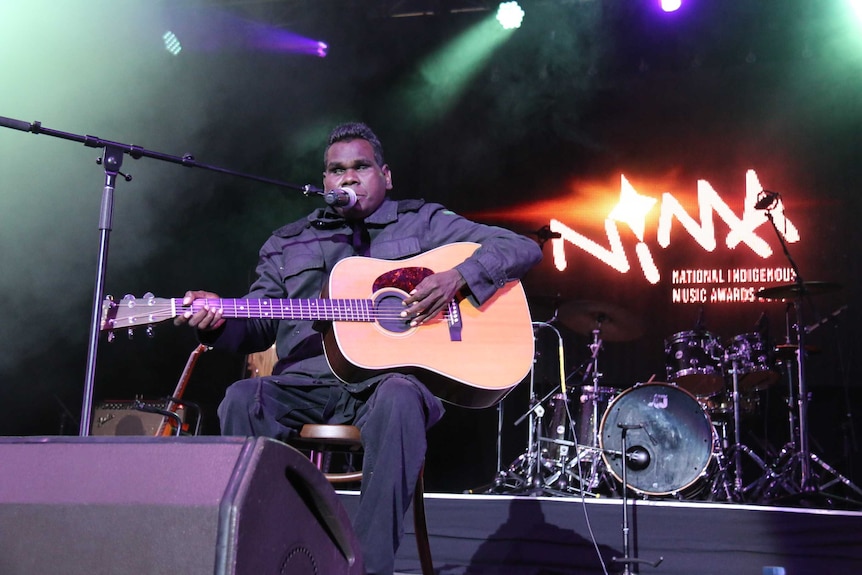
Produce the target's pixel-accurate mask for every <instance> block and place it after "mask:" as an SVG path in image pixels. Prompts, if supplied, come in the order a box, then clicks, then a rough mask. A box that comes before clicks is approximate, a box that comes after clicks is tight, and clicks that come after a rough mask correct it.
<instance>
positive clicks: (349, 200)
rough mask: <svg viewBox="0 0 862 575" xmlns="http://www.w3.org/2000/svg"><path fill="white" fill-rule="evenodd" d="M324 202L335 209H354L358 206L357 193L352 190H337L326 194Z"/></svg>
mask: <svg viewBox="0 0 862 575" xmlns="http://www.w3.org/2000/svg"><path fill="white" fill-rule="evenodd" d="M323 200H324V201H325V202H326V203H327V204H329V205H330V206H332V207H334V208H352V207H353V206H354V204H356V192H354V191H353V190H351V189H350V188H337V189H335V190H329V191H328V192H326V193H324V194H323Z"/></svg>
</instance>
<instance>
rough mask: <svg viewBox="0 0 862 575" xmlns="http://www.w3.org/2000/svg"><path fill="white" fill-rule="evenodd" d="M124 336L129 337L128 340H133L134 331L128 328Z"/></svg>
mask: <svg viewBox="0 0 862 575" xmlns="http://www.w3.org/2000/svg"><path fill="white" fill-rule="evenodd" d="M126 335H128V336H129V339H135V330H133V329H132V328H129V329H128V330H126Z"/></svg>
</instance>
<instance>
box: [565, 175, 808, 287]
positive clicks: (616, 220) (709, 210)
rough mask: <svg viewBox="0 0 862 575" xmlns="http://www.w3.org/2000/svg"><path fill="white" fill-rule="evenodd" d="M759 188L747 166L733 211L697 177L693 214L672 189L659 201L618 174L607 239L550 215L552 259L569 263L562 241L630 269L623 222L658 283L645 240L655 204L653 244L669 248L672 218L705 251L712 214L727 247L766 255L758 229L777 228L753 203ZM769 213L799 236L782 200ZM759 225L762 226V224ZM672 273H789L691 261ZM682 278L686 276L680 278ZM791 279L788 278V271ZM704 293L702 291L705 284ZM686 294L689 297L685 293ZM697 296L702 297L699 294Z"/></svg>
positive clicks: (785, 231) (710, 242)
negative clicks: (742, 191) (719, 267)
mask: <svg viewBox="0 0 862 575" xmlns="http://www.w3.org/2000/svg"><path fill="white" fill-rule="evenodd" d="M761 191H763V187H762V186H761V185H760V182H759V181H758V179H757V174H756V173H755V172H754V170H748V172H746V174H745V194H744V196H743V198H742V201H741V202H739V203H740V204H741V207H742V213H741V214H740V215H737V212H736V211H734V210H733V209H732V208H731V207H730V206H729V205H728V204H727V202H725V201H724V199H722V197H721V196H720V195H719V194H718V192H716V191H715V189H713V187H712V186H711V185H710V184H709V182H707V181H705V180H700V181H698V182H697V204H698V209H699V213H698V214H697V217H696V218H695V217H693V216H692V215H690V214H689V213H688V212H686V211H685V209H684V208H683V206H682V204H681V203H680V202H679V201H678V200H677V199H676V198H675V197H674V196H673V195H672V194H670V193H668V192H665V193H663V194H662V195H661V200H660V201H659V200H658V199H657V198H653V197H649V196H645V195H642V194H640V193H639V192H638V191H637V190H636V189H635V188H634V187H633V186H632V185H631V184H630V183H629V181H628V180H627V179H626V177H625V176H622V177H621V184H620V198H619V201H618V202H617V204H616V205H615V206H614V207H613V209H612V210H611V211H610V213H609V214H608V215H607V218H605V221H604V227H605V234H606V236H607V243H606V245H602V244H600V243H598V242H596V241H593V240H591V239H590V238H588V237H586V236H584V235H583V234H581V233H579V232H577V231H576V230H574V229H572V228H570V227H569V226H567V225H566V224H564V223H563V222H561V221H560V220H556V219H551V221H550V228H551V231H552V232H558V233H559V234H560V236H561V237H559V238H556V239H554V240H552V246H553V257H554V265H555V266H556V268H557V269H558V270H560V271H564V270H565V269H566V267H567V266H568V262H567V261H566V244H567V243H570V244H572V245H574V246H576V247H578V248H580V249H581V250H583V251H584V252H586V253H588V254H590V255H591V256H593V257H594V258H596V259H597V260H599V261H600V262H602V263H604V264H605V265H607V266H609V267H611V268H613V269H615V270H617V271H618V272H620V273H621V274H624V273H628V272H629V270H630V269H631V263H630V261H629V255H628V254H627V252H626V249H625V247H624V246H623V243H622V240H621V239H620V231H619V230H620V226H625V227H628V228H629V229H630V230H631V231H632V233H633V234H634V235H635V237H636V238H637V240H638V241H637V244H636V245H635V247H634V253H635V256H636V258H637V262H638V264H639V266H640V269H641V271H642V273H643V275H644V277H645V278H646V280H647V281H648V282H650V283H651V284H657V283H659V281H661V272H659V269H658V267H657V266H656V265H655V260H654V258H653V251H652V250H653V248H651V247H650V244H651V243H652V242H647V239H646V223H647V215H648V214H650V212H652V211H653V210H655V209H658V210H659V219H658V228H657V229H656V235H655V244H657V245H658V246H659V247H661V248H667V247H669V246H670V245H671V241H672V238H671V232H672V231H674V224H678V226H677V232H679V231H685V233H687V234H688V235H689V236H691V237H692V238H693V239H694V240H695V241H696V242H697V243H698V244H699V245H700V246H701V247H702V248H703V250H704V251H705V252H713V251H715V249H716V247H717V244H718V238H717V235H718V234H717V232H716V229H715V219H716V217H718V218H719V219H720V220H721V221H722V222H724V224H725V225H726V226H727V229H728V231H727V233H726V234H725V235H724V237H723V238H722V239H723V240H724V244H725V246H727V248H729V249H731V250H735V249H740V248H743V249H748V250H750V251H751V252H753V253H754V254H756V255H758V256H760V257H761V258H762V259H766V258H768V257H769V256H771V255H772V253H773V252H772V248H771V247H770V246H769V244H768V243H767V242H766V240H765V239H764V238H763V237H761V235H760V234H759V233H758V232H759V231H761V232H764V233H768V234H774V233H775V232H774V230H773V229H772V226H771V225H770V224H769V220H768V218H767V217H766V212H765V211H763V210H756V209H755V208H754V204H755V203H756V202H757V196H758V194H760V192H761ZM771 213H772V218H773V220H774V221H775V225H776V227H777V228H778V229H779V230H780V232H781V233H782V235H783V236H784V238H785V240H786V241H787V242H790V243H793V242H798V241H799V232H798V230H797V229H796V227H795V226H794V225H793V223H792V222H791V221H790V220H788V219H787V218H786V217H784V205H783V204H782V203H781V201H780V200H779V202H778V205H777V206H775V208H774V209H773V210H772V212H771ZM762 226H764V229H763V230H760V228H761V227H762ZM679 228H681V230H680V229H679ZM722 233H723V232H722ZM672 275H673V278H674V283H675V284H676V283H705V282H707V281H709V282H710V283H714V282H715V281H716V278H720V282H719V283H724V282H725V281H730V280H732V279H733V278H741V277H744V278H753V277H757V278H758V281H764V280H765V279H766V278H768V277H769V278H776V279H777V278H781V279H782V280H785V281H787V280H786V278H787V277H788V276H787V273H786V269H784V268H781V269H777V270H776V269H773V268H754V269H729V270H703V269H700V268H696V267H695V268H693V269H690V270H673V272H672ZM680 278H688V279H686V280H684V281H680ZM698 278H700V279H698ZM689 280H690V281H689ZM789 281H792V275H791V276H790V280H789ZM701 289H704V288H698V294H700V293H701V292H700V290H701ZM691 293H692V294H694V293H695V292H694V291H692V292H691ZM703 293H704V294H705V289H704V292H703ZM705 297H707V298H709V297H710V296H709V295H708V294H705ZM675 299H676V298H675ZM685 299H686V300H688V298H685ZM695 299H700V297H697V298H695Z"/></svg>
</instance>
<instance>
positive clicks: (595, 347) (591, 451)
mask: <svg viewBox="0 0 862 575" xmlns="http://www.w3.org/2000/svg"><path fill="white" fill-rule="evenodd" d="M603 322H604V316H603V315H602V314H600V315H599V316H598V317H597V318H596V328H595V329H593V331H592V335H593V341H592V343H590V345H589V349H590V359H589V363H588V364H587V368H586V371H585V373H584V377H583V381H587V379H591V380H592V386H593V394H592V397H591V399H590V401H589V403H590V405H589V409H590V412H591V414H590V423H591V424H592V425H591V429H586V430H581V441H584V440H585V439H586V437H585V435H586V434H589V435H588V437H589V439H590V442H591V444H590V445H578V447H577V452H576V459H575V462H576V463H577V465H578V477H580V471H581V462H582V461H584V459H587V460H588V461H589V462H590V474H589V478H588V479H587V482H586V488H587V489H595V488H597V487H598V486H599V485H600V484H601V480H602V479H604V480H606V479H607V477H605V471H604V469H603V467H604V466H603V460H602V458H601V451H600V450H599V449H598V437H599V423H600V421H601V416H602V415H603V414H601V413H599V389H600V386H599V383H600V382H601V379H602V373H601V372H600V371H599V352H600V351H601V350H602V344H603V342H602V337H601V333H602V323H603ZM569 420H570V421H571V417H570V418H569ZM584 455H586V456H587V457H586V458H585V457H584ZM583 483H584V481H583V478H581V484H582V486H583Z"/></svg>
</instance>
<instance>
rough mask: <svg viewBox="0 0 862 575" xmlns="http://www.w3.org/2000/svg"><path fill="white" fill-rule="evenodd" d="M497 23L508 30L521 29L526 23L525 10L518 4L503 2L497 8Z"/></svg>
mask: <svg viewBox="0 0 862 575" xmlns="http://www.w3.org/2000/svg"><path fill="white" fill-rule="evenodd" d="M497 21H498V22H499V23H500V25H501V26H502V27H503V28H505V29H506V30H514V29H515V28H520V27H521V22H523V21H524V10H523V9H522V8H521V6H520V5H518V3H517V2H502V3H501V4H500V7H499V8H497Z"/></svg>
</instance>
